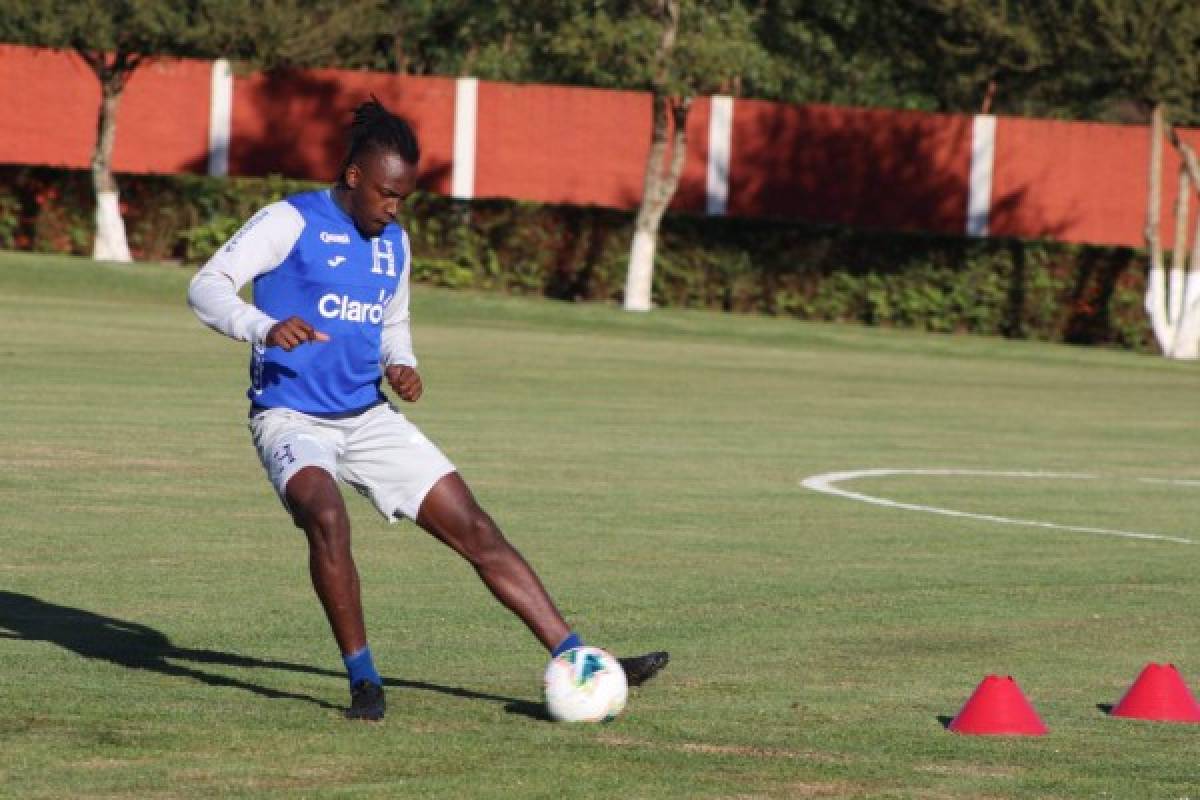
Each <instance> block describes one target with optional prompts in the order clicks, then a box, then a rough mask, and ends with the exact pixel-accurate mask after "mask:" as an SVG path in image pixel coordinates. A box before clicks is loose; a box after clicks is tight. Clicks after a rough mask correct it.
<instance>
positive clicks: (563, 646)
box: [550, 631, 583, 658]
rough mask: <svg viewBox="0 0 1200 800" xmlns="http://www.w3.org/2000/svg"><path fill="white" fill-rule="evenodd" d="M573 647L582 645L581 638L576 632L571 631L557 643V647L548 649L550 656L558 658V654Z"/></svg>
mask: <svg viewBox="0 0 1200 800" xmlns="http://www.w3.org/2000/svg"><path fill="white" fill-rule="evenodd" d="M575 647H583V639H580V638H579V634H578V633H575V632H574V631H571V632H570V633H569V634H567V638H565V639H563V640H562V641H561V642H559V643H558V647H556V648H554V649H553V650H551V651H550V657H551V658H558V656H560V655H562V654H563V653H565V652H567V651H568V650H571V649H572V648H575Z"/></svg>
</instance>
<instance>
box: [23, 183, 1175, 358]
mask: <svg viewBox="0 0 1200 800" xmlns="http://www.w3.org/2000/svg"><path fill="white" fill-rule="evenodd" d="M120 180H121V191H122V195H121V197H122V208H123V211H124V213H125V219H126V224H127V228H128V234H129V243H130V248H131V250H132V251H133V252H134V254H135V257H137V258H142V259H152V260H160V261H161V260H168V261H169V260H174V261H179V262H181V263H185V264H189V265H194V264H199V263H203V262H204V261H205V260H207V259H208V258H209V257H210V256H211V255H212V253H214V252H215V251H216V250H217V248H219V247H220V246H221V244H222V243H223V242H225V241H226V240H227V239H228V238H229V237H230V236H231V235H232V234H233V233H234V232H235V231H236V230H237V229H238V228H239V227H240V226H241V225H242V223H243V222H244V221H245V220H246V219H248V218H249V217H250V216H251V215H252V214H253V213H254V212H255V211H256V210H257V209H259V208H261V207H262V206H264V205H266V204H268V203H270V202H273V201H275V200H278V199H280V198H282V197H284V196H286V195H288V194H291V193H293V192H297V191H302V190H305V189H309V188H312V187H314V186H315V185H317V184H312V183H306V182H301V181H292V180H287V179H284V178H280V177H278V176H272V177H269V178H262V179H256V178H234V179H216V178H208V177H202V176H195V175H180V176H140V175H139V176H134V175H125V176H122V177H121V179H120ZM91 214H92V198H91V188H90V176H89V175H88V174H87V173H85V172H80V171H67V170H54V169H48V168H30V167H7V168H0V246H3V247H15V248H20V249H33V250H50V251H56V252H73V253H86V252H87V251H88V250H89V249H90V240H91V235H92V230H91V226H92V223H91ZM403 217H404V222H405V227H406V228H407V230H408V232H409V235H410V237H411V239H412V244H413V254H414V258H413V261H414V263H413V277H414V279H415V280H417V281H420V282H423V283H429V284H432V285H437V286H444V287H449V288H455V289H463V288H473V289H483V290H491V291H500V292H510V293H518V294H539V295H543V296H546V297H552V298H556V299H561V300H567V301H599V302H619V301H620V299H621V295H622V291H623V286H624V276H625V264H626V261H627V258H628V248H629V242H630V240H631V237H632V231H633V217H632V215H631V214H629V213H626V212H621V211H614V210H611V209H601V208H581V207H570V206H544V205H537V204H533V203H522V202H515V201H507V200H494V199H493V200H478V201H472V202H464V201H460V200H454V199H452V198H447V197H441V196H437V195H431V194H427V193H420V192H418V193H416V194H414V195H413V196H412V197H410V198H409V199H408V201H407V204H406V208H405V209H404V211H403ZM1144 275H1145V258H1144V256H1143V255H1142V254H1141V253H1139V252H1137V251H1134V250H1131V249H1128V248H1112V247H1107V248H1106V247H1084V246H1079V245H1069V244H1061V243H1054V242H1026V241H1017V240H1004V239H966V238H962V237H952V236H935V235H926V234H913V233H894V232H889V233H884V232H874V231H857V230H849V229H846V228H837V227H830V226H817V225H809V224H802V223H796V222H785V221H772V220H747V219H729V218H710V217H700V216H691V215H678V214H677V215H671V216H668V217H667V218H666V220H665V221H664V223H663V229H662V233H661V237H660V243H659V250H658V258H657V263H656V269H655V280H654V299H655V302H657V303H658V304H659V305H664V306H674V307H686V308H709V309H720V310H724V311H733V312H745V313H761V314H774V315H782V316H793V317H797V318H800V319H813V320H827V321H839V322H857V323H863V324H867V325H880V326H895V327H904V328H918V329H922V330H928V331H939V332H946V333H951V332H970V333H984V334H1000V335H1004V336H1008V337H1013V338H1037V339H1049V340H1055V341H1067V342H1073V343H1081V344H1111V345H1117V346H1121V347H1126V348H1133V349H1149V348H1150V346H1151V345H1152V337H1151V336H1150V332H1149V326H1148V323H1147V320H1146V318H1145V315H1144V313H1143V312H1142V308H1141V295H1142V291H1143V287H1144V282H1145V281H1144Z"/></svg>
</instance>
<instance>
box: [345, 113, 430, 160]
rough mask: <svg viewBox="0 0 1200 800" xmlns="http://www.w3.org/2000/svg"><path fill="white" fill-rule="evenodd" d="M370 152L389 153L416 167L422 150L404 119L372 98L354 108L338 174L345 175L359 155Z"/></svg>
mask: <svg viewBox="0 0 1200 800" xmlns="http://www.w3.org/2000/svg"><path fill="white" fill-rule="evenodd" d="M371 149H378V150H390V151H391V152H393V153H396V154H398V155H399V156H400V157H401V158H403V159H404V160H405V161H407V162H408V163H410V164H416V163H417V161H419V160H420V158H421V148H420V146H419V145H418V144H417V136H416V134H415V133H413V129H412V127H411V126H410V125H409V124H408V122H407V121H406V120H405V119H404V118H403V117H398V116H396V115H395V114H393V113H392V112H390V111H388V110H387V109H386V108H384V106H383V103H381V102H379V98H377V97H376V96H375V95H371V99H370V100H368V101H366V102H365V103H362V104H361V105H359V107H358V108H356V109H354V121H353V122H352V123H350V146H349V148H347V150H346V159H345V161H343V162H342V170H341V174H342V175H345V174H346V168H347V167H349V166H350V165H351V164H352V163H354V161H355V160H356V159H357V158H358V157H359V155H361V154H362V153H363V152H365V151H368V150H371Z"/></svg>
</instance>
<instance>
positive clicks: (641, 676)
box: [617, 650, 671, 686]
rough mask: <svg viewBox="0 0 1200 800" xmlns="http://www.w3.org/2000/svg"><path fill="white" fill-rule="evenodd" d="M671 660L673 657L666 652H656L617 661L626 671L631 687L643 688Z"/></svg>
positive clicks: (626, 679)
mask: <svg viewBox="0 0 1200 800" xmlns="http://www.w3.org/2000/svg"><path fill="white" fill-rule="evenodd" d="M670 660H671V655H670V654H669V653H668V652H666V651H665V650H656V651H655V652H653V653H647V654H646V655H644V656H630V657H629V658H618V659H617V661H618V662H620V664H621V669H623V670H625V681H626V682H627V683H628V684H629V685H630V686H641V685H642V684H643V683H645V682H646V681H648V680H650V679H651V678H653V677H654V676H655V675H657V674H658V673H659V671H660V670H662V668H663V667H665V666H666V665H667V662H668V661H670Z"/></svg>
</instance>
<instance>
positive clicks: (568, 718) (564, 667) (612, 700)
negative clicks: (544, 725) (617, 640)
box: [543, 647, 629, 722]
mask: <svg viewBox="0 0 1200 800" xmlns="http://www.w3.org/2000/svg"><path fill="white" fill-rule="evenodd" d="M543 687H544V696H545V698H546V711H547V712H548V713H549V714H550V716H551V717H552V718H554V719H556V720H558V721H559V722H608V721H609V720H611V719H613V718H614V717H616V716H617V714H620V713H621V709H623V708H625V698H626V697H627V696H628V695H629V685H628V684H627V683H626V682H625V670H623V669H621V664H620V663H619V662H618V661H617V659H615V658H613V656H612V654H611V653H609V652H608V651H606V650H601V649H600V648H599V647H575V648H572V649H571V650H567V651H566V652H565V653H560V654H559V655H557V656H555V657H554V658H552V659H550V663H549V664H547V665H546V674H545V676H544V680H543Z"/></svg>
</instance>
